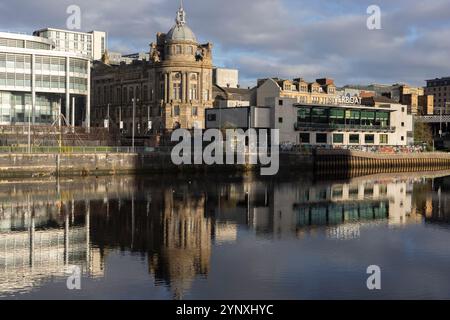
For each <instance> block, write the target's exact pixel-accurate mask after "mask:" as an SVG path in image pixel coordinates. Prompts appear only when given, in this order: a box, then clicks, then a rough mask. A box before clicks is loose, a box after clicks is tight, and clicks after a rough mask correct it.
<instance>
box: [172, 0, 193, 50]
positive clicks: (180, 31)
mask: <svg viewBox="0 0 450 320" xmlns="http://www.w3.org/2000/svg"><path fill="white" fill-rule="evenodd" d="M175 22H176V23H175V25H174V26H173V27H172V29H170V30H169V32H168V33H167V35H166V40H168V41H192V42H197V38H196V37H195V34H194V32H192V30H191V28H189V27H188V26H187V25H186V12H185V11H184V9H183V5H181V6H180V9H178V12H177V18H176V19H175Z"/></svg>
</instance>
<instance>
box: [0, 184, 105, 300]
mask: <svg viewBox="0 0 450 320" xmlns="http://www.w3.org/2000/svg"><path fill="white" fill-rule="evenodd" d="M52 185H54V183H52ZM66 196H67V194H66ZM72 196H73V194H72ZM63 197H64V196H63V195H61V194H60V193H59V192H58V190H57V189H55V188H51V189H48V185H46V184H45V183H44V184H42V185H39V187H37V188H36V185H34V186H33V187H30V186H27V185H22V186H17V185H10V184H2V185H1V188H0V201H1V204H0V295H2V294H8V293H14V292H16V291H21V292H25V291H28V290H31V289H32V288H33V287H35V286H36V285H38V284H39V283H40V282H41V281H44V280H46V279H47V278H48V277H49V276H64V275H65V272H66V271H67V267H68V266H78V267H80V269H81V270H82V272H83V273H84V274H85V275H89V276H91V277H97V276H101V275H102V263H101V258H100V253H99V252H98V250H96V249H95V248H92V247H91V246H90V241H89V236H90V232H89V214H90V211H89V205H88V202H84V201H83V202H84V206H83V207H81V208H80V207H79V205H80V204H79V203H78V207H77V208H76V207H75V203H76V202H75V199H73V198H72V199H71V200H68V201H63ZM78 200H79V199H78Z"/></svg>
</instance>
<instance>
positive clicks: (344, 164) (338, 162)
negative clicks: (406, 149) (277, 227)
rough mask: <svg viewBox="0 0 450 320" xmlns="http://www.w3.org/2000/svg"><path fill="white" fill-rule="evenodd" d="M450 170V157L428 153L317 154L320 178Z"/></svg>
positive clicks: (343, 151) (353, 152) (325, 152)
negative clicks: (337, 174)
mask: <svg viewBox="0 0 450 320" xmlns="http://www.w3.org/2000/svg"><path fill="white" fill-rule="evenodd" d="M446 169H450V153H444V152H424V153H401V154H383V153H369V152H362V151H348V150H317V151H316V152H315V155H314V170H315V171H316V172H318V173H320V174H325V175H326V174H330V173H343V172H347V173H351V176H358V175H366V174H377V173H397V172H420V171H440V170H446Z"/></svg>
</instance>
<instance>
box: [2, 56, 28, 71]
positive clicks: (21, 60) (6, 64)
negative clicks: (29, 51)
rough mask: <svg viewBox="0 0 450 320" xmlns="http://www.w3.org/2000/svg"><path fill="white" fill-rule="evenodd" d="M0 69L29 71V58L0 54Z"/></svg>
mask: <svg viewBox="0 0 450 320" xmlns="http://www.w3.org/2000/svg"><path fill="white" fill-rule="evenodd" d="M0 68H10V69H26V70H31V56H30V55H25V54H6V53H0Z"/></svg>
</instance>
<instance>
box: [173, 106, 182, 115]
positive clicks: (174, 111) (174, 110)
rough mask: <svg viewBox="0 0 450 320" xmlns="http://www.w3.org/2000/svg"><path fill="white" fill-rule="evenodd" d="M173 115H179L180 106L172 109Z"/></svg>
mask: <svg viewBox="0 0 450 320" xmlns="http://www.w3.org/2000/svg"><path fill="white" fill-rule="evenodd" d="M173 115H174V116H175V117H178V116H179V115H180V106H175V107H173Z"/></svg>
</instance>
